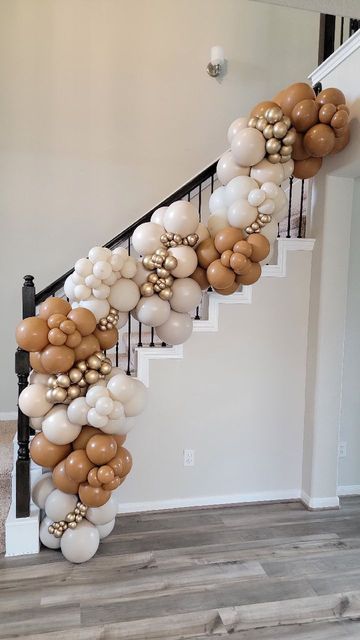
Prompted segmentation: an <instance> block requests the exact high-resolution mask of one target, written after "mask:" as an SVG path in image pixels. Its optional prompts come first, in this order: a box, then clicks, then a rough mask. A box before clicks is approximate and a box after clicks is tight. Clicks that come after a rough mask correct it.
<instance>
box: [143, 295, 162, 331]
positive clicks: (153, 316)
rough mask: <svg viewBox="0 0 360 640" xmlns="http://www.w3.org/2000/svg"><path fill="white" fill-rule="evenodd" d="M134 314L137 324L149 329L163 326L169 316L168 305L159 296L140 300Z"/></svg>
mask: <svg viewBox="0 0 360 640" xmlns="http://www.w3.org/2000/svg"><path fill="white" fill-rule="evenodd" d="M136 314H137V318H138V320H139V322H142V323H143V324H146V325H149V326H151V327H158V326H159V325H161V324H164V322H166V320H167V319H168V317H169V315H170V304H169V303H168V301H167V300H162V299H161V298H159V296H156V295H153V296H150V297H149V298H146V297H144V298H140V300H139V302H138V303H137V306H136Z"/></svg>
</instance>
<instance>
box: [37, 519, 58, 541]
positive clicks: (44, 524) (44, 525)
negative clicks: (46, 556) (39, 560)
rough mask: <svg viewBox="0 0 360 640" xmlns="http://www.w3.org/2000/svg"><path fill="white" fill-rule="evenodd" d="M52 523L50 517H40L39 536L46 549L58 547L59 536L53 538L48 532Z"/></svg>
mask: <svg viewBox="0 0 360 640" xmlns="http://www.w3.org/2000/svg"><path fill="white" fill-rule="evenodd" d="M52 523H53V520H51V518H47V517H46V516H45V518H43V519H42V521H41V523H40V527H39V538H40V541H41V542H42V544H43V545H44V547H47V548H48V549H60V544H61V542H60V538H55V536H53V535H52V533H49V526H50V525H51V524H52Z"/></svg>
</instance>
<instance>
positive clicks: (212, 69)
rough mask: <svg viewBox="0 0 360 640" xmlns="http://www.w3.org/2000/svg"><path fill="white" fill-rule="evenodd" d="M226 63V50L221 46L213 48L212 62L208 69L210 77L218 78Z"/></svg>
mask: <svg viewBox="0 0 360 640" xmlns="http://www.w3.org/2000/svg"><path fill="white" fill-rule="evenodd" d="M224 62H225V58H224V49H223V48H222V47H219V46H216V47H211V53H210V62H209V64H208V66H207V67H206V70H207V72H208V74H209V76H211V77H212V78H217V77H218V76H219V75H220V74H221V72H222V70H223V68H224Z"/></svg>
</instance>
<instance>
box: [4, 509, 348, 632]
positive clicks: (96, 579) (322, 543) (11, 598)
mask: <svg viewBox="0 0 360 640" xmlns="http://www.w3.org/2000/svg"><path fill="white" fill-rule="evenodd" d="M14 637H15V638H27V639H29V638H32V639H34V640H35V639H39V640H44V639H45V638H49V639H50V638H52V639H59V640H62V639H65V638H66V640H109V639H111V640H112V639H114V640H115V639H116V640H117V639H122V638H124V639H128V640H132V639H136V640H140V639H148V638H149V639H150V638H152V639H155V638H163V639H165V640H175V639H178V640H179V639H180V638H192V639H193V640H194V639H195V638H196V639H198V640H200V639H202V638H209V637H216V638H220V640H221V639H222V638H228V639H229V640H230V639H232V640H235V639H236V640H265V639H266V640H270V639H271V640H275V639H276V640H277V639H279V640H288V639H292V640H335V639H339V640H342V639H344V640H346V639H347V640H349V639H354V638H359V639H360V498H357V497H356V498H347V499H344V500H342V504H341V509H340V510H338V511H320V512H316V511H315V512H314V511H313V512H310V511H307V510H306V509H304V507H303V506H302V505H301V504H299V503H288V504H267V505H256V506H250V505H249V506H235V507H221V508H211V509H204V510H201V509H195V510H188V511H175V512H169V511H168V512H162V513H151V514H139V515H128V516H119V517H118V519H117V525H116V528H115V530H114V532H113V533H112V534H111V536H109V538H107V539H106V540H104V541H103V543H102V544H101V546H100V548H99V551H98V553H97V555H96V556H95V557H94V558H93V559H92V560H91V561H90V562H88V563H86V564H83V565H72V564H70V563H68V562H67V561H65V560H64V559H63V557H62V556H61V554H60V553H59V552H55V551H50V550H45V549H44V550H43V551H42V552H41V553H40V554H39V555H36V556H24V557H19V558H4V557H3V556H2V557H0V638H14Z"/></svg>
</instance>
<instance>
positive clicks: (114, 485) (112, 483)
mask: <svg viewBox="0 0 360 640" xmlns="http://www.w3.org/2000/svg"><path fill="white" fill-rule="evenodd" d="M124 480H125V478H119V476H115V477H114V479H113V480H111V481H110V482H107V483H106V484H103V485H102V488H103V489H105V490H106V491H114V489H117V488H118V487H119V486H120V485H121V484H122V483H123V482H124Z"/></svg>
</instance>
